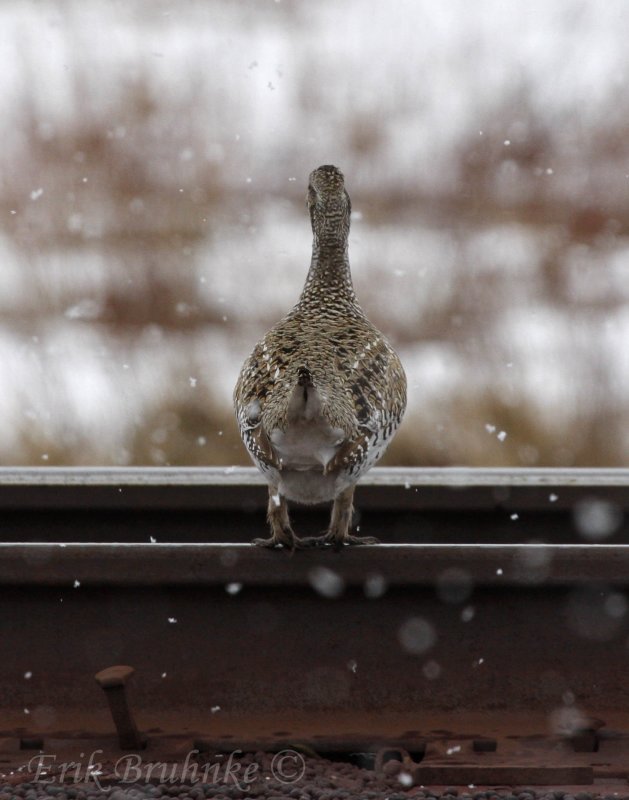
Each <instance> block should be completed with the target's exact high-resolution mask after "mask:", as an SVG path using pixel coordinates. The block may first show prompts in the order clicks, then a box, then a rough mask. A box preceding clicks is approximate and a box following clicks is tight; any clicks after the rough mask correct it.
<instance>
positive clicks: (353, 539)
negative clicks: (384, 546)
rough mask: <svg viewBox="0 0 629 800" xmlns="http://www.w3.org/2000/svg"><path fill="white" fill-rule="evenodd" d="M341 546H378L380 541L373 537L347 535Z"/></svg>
mask: <svg viewBox="0 0 629 800" xmlns="http://www.w3.org/2000/svg"><path fill="white" fill-rule="evenodd" d="M342 543H343V544H351V545H361V544H380V539H377V538H376V537H375V536H352V535H350V534H348V535H347V536H346V537H345V538H344V539H343V542H342Z"/></svg>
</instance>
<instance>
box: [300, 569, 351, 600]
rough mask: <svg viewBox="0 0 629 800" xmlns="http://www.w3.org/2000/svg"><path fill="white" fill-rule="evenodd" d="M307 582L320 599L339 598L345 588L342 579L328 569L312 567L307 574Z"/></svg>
mask: <svg viewBox="0 0 629 800" xmlns="http://www.w3.org/2000/svg"><path fill="white" fill-rule="evenodd" d="M308 580H309V581H310V585H311V586H312V587H313V589H314V590H315V591H316V592H318V594H320V595H321V596H322V597H328V598H336V597H340V595H341V594H342V593H343V590H344V588H345V581H344V580H343V578H342V577H341V576H340V575H339V574H338V573H336V572H334V570H331V569H329V568H328V567H322V566H318V567H313V568H312V569H311V570H310V571H309V573H308Z"/></svg>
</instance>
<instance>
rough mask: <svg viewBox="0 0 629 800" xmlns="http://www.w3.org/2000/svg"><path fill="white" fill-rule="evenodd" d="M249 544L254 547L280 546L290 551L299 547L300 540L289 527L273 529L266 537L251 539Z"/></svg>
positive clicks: (272, 547)
mask: <svg viewBox="0 0 629 800" xmlns="http://www.w3.org/2000/svg"><path fill="white" fill-rule="evenodd" d="M251 544H252V545H254V546H255V547H268V548H271V549H274V548H280V547H281V548H283V549H285V550H290V551H291V552H292V551H293V550H300V549H301V546H302V540H301V539H299V538H298V537H297V536H295V534H294V533H293V531H292V530H291V529H290V528H283V529H280V530H279V531H273V534H272V535H271V536H270V537H269V538H268V539H264V538H262V537H259V538H257V539H253V540H252V542H251Z"/></svg>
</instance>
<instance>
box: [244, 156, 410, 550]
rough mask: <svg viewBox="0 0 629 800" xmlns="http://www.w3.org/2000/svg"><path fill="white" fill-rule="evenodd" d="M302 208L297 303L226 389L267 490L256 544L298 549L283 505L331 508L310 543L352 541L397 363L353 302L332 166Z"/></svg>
mask: <svg viewBox="0 0 629 800" xmlns="http://www.w3.org/2000/svg"><path fill="white" fill-rule="evenodd" d="M308 206H309V209H310V217H311V222H312V231H313V245H312V261H311V265H310V270H309V272H308V276H307V278H306V283H305V286H304V289H303V291H302V294H301V297H300V298H299V302H298V303H297V305H296V306H295V307H294V308H293V309H292V310H291V311H290V312H289V314H287V316H286V317H284V319H282V320H281V321H280V322H278V323H277V325H275V326H274V327H273V328H272V329H271V330H270V331H269V332H268V333H267V334H266V335H265V336H264V338H263V339H262V340H261V341H260V342H259V343H258V344H257V345H256V346H255V348H254V350H253V352H252V354H251V355H250V356H249V358H248V359H247V360H246V361H245V363H244V365H243V368H242V371H241V373H240V376H239V378H238V383H237V384H236V388H235V390H234V404H235V408H236V415H237V418H238V425H239V428H240V433H241V435H242V438H243V441H244V443H245V446H246V447H247V450H248V451H249V453H250V455H251V457H252V459H253V461H254V462H255V464H256V465H257V466H258V468H259V469H260V470H261V471H262V473H263V474H264V475H265V477H266V479H267V481H268V483H269V492H270V501H269V521H270V523H271V529H272V537H271V539H268V540H257V543H259V544H266V545H278V544H284V545H285V546H290V547H294V546H298V545H299V544H301V543H303V541H304V540H298V539H297V538H296V537H295V535H294V534H293V532H292V530H291V529H290V523H289V522H288V512H287V510H286V498H288V499H290V500H296V501H298V502H302V503H312V502H322V501H325V500H334V501H335V508H334V510H333V514H332V524H331V527H330V531H329V532H328V534H327V535H326V537H323V538H322V539H320V540H316V542H315V543H320V542H332V543H336V544H342V543H343V542H346V543H348V542H350V541H351V542H352V543H359V542H360V543H362V542H363V541H364V540H357V538H356V537H350V536H349V533H348V527H349V521H350V518H351V501H352V494H353V487H354V484H355V483H356V481H357V480H358V479H359V478H360V476H361V475H363V474H364V473H365V472H366V471H367V470H368V469H369V468H370V467H372V466H373V465H374V464H375V463H376V461H377V460H378V459H379V458H380V457H381V456H382V454H383V453H384V451H385V449H386V447H387V445H388V443H389V441H390V440H391V438H392V437H393V434H394V433H395V431H396V429H397V427H398V426H399V424H400V422H401V419H402V415H403V413H404V409H405V406H406V377H405V375H404V370H403V368H402V365H401V363H400V360H399V358H398V356H397V355H396V353H395V351H394V350H393V348H392V347H391V345H390V344H389V343H388V342H387V340H386V339H385V338H384V336H383V335H382V334H381V333H380V331H378V330H377V328H375V327H374V326H373V325H372V324H371V323H370V322H369V320H368V319H367V318H366V317H365V314H364V312H363V311H362V309H361V308H360V306H359V305H358V302H357V300H356V295H355V293H354V288H353V285H352V279H351V274H350V268H349V258H348V235H349V226H350V214H351V203H350V199H349V195H348V194H347V192H346V190H345V185H344V178H343V174H342V173H341V171H340V170H339V169H338V168H336V167H334V166H330V165H328V166H322V167H319V168H318V169H316V170H314V172H312V173H311V175H310V183H309V187H308ZM337 506H338V507H337ZM335 517H339V518H341V519H340V521H339V520H336V521H337V523H338V524H336V525H335ZM339 525H340V527H339ZM310 543H312V542H310Z"/></svg>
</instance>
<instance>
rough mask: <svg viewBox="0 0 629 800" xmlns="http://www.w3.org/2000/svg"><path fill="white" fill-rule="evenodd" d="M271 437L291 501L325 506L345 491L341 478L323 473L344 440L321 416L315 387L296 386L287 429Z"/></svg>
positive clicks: (281, 488)
mask: <svg viewBox="0 0 629 800" xmlns="http://www.w3.org/2000/svg"><path fill="white" fill-rule="evenodd" d="M270 438H271V444H272V445H273V449H274V451H275V453H276V454H277V457H278V459H279V460H280V463H281V464H282V469H281V471H280V472H279V473H278V475H279V491H280V492H281V493H282V494H283V495H285V496H286V497H287V498H288V499H289V500H296V501H297V502H301V503H322V502H325V501H327V500H331V499H332V498H334V497H335V496H336V495H337V494H338V492H339V491H340V490H341V489H342V488H344V484H345V481H343V480H341V482H340V483H339V478H338V476H335V475H324V474H323V468H324V467H325V466H326V465H327V464H328V462H329V461H330V460H331V459H332V458H333V457H334V455H335V454H336V452H337V451H338V449H339V447H340V446H341V444H342V442H343V440H344V434H343V430H342V429H341V428H333V427H332V426H331V425H330V424H329V422H328V421H327V420H326V419H325V417H323V416H322V415H321V399H320V397H319V395H318V393H317V391H316V389H314V388H313V387H312V386H309V387H304V386H297V387H295V391H294V392H293V396H292V397H291V401H290V404H289V406H288V425H287V427H286V430H284V431H283V430H280V429H279V428H276V429H275V430H273V431H271V434H270Z"/></svg>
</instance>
